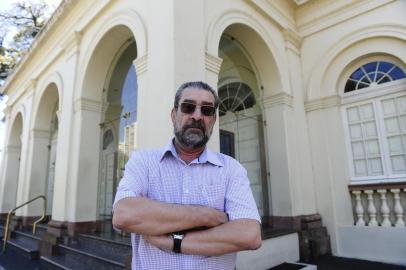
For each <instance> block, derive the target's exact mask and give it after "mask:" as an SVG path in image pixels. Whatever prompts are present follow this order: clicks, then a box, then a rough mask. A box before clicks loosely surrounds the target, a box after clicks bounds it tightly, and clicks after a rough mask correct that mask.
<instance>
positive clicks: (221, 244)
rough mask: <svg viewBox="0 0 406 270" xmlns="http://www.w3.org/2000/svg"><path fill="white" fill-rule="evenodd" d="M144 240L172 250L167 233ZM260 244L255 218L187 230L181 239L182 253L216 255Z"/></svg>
mask: <svg viewBox="0 0 406 270" xmlns="http://www.w3.org/2000/svg"><path fill="white" fill-rule="evenodd" d="M146 240H147V241H148V242H149V243H150V244H152V245H154V246H156V247H158V248H161V249H166V250H172V249H173V240H172V238H171V237H170V236H168V235H162V236H146ZM260 246H261V229H260V225H259V223H258V222H257V221H256V220H252V219H239V220H235V221H230V222H227V223H225V224H222V225H220V226H217V227H213V228H210V229H207V230H202V231H195V232H188V233H186V236H185V238H184V239H183V241H182V247H181V249H182V253H184V254H193V255H202V256H218V255H223V254H227V253H231V252H237V251H242V250H254V249H258V248H259V247H260Z"/></svg>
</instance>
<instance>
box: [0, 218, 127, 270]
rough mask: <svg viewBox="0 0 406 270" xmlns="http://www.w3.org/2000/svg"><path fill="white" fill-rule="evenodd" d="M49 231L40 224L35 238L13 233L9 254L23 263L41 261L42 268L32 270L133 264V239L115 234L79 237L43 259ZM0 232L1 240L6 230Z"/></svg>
mask: <svg viewBox="0 0 406 270" xmlns="http://www.w3.org/2000/svg"><path fill="white" fill-rule="evenodd" d="M46 230H47V226H46V225H45V224H39V225H37V232H36V233H35V235H33V234H32V231H29V230H28V229H27V230H15V231H13V232H12V233H11V237H10V239H9V240H8V241H7V252H12V253H17V254H18V255H19V256H21V259H22V260H29V261H31V262H32V264H33V265H37V264H38V262H40V267H39V268H38V267H33V268H32V269H44V270H45V269H75V270H76V269H77V270H85V269H100V270H104V269H106V270H107V269H112V270H116V269H117V270H119V269H126V265H130V264H129V263H130V261H129V258H130V255H131V243H130V238H129V237H122V236H120V235H118V234H116V233H114V232H109V233H102V234H79V235H77V236H76V237H75V238H74V239H70V240H69V241H67V242H68V243H58V244H57V246H56V249H55V251H56V252H55V253H56V254H55V255H52V256H40V254H39V243H40V241H41V236H42V234H43V233H45V232H46ZM0 233H1V240H2V238H3V234H4V227H3V226H1V225H0ZM1 244H2V242H1ZM0 265H1V264H0ZM16 269H17V268H16ZM21 269H22V268H21ZM26 269H27V268H26Z"/></svg>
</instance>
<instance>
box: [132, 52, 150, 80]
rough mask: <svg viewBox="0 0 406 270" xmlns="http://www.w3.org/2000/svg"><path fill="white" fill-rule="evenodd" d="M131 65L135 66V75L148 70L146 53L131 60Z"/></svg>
mask: <svg viewBox="0 0 406 270" xmlns="http://www.w3.org/2000/svg"><path fill="white" fill-rule="evenodd" d="M133 65H134V67H135V73H136V74H137V77H138V76H139V75H141V74H143V73H144V72H146V71H147V70H148V54H144V55H143V56H141V57H137V58H136V59H135V60H134V61H133Z"/></svg>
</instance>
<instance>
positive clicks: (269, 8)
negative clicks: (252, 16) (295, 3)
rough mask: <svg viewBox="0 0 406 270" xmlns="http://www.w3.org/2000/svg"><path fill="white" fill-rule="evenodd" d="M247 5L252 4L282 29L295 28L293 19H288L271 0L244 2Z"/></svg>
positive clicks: (249, 0)
mask: <svg viewBox="0 0 406 270" xmlns="http://www.w3.org/2000/svg"><path fill="white" fill-rule="evenodd" d="M246 2H248V3H252V4H254V5H255V6H256V7H257V8H259V9H260V10H262V11H263V12H264V13H265V14H266V15H267V16H268V17H269V18H271V19H272V20H273V21H274V22H276V23H277V24H278V25H279V26H280V27H282V28H292V29H294V28H295V27H296V23H295V20H294V18H290V17H289V16H287V15H286V14H284V13H283V12H282V11H281V10H280V8H279V7H278V6H277V5H276V4H275V2H276V1H273V0H246Z"/></svg>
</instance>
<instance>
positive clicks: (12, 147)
mask: <svg viewBox="0 0 406 270" xmlns="http://www.w3.org/2000/svg"><path fill="white" fill-rule="evenodd" d="M20 152H21V146H17V145H8V146H6V147H5V149H4V154H8V153H14V154H19V153H20Z"/></svg>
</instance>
